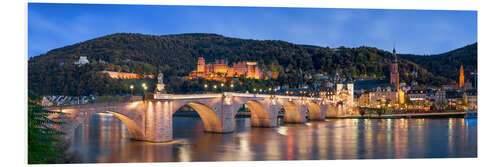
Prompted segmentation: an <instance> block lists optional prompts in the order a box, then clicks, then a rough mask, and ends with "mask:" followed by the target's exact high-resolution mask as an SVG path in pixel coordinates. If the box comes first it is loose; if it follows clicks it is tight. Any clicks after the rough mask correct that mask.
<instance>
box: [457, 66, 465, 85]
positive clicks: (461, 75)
mask: <svg viewBox="0 0 500 167" xmlns="http://www.w3.org/2000/svg"><path fill="white" fill-rule="evenodd" d="M463 87H464V66H462V65H460V76H459V78H458V88H463Z"/></svg>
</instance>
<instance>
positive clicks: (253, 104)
mask: <svg viewBox="0 0 500 167" xmlns="http://www.w3.org/2000/svg"><path fill="white" fill-rule="evenodd" d="M244 104H245V105H246V106H247V107H248V108H249V110H250V113H251V124H252V126H253V127H275V126H278V113H279V111H280V109H281V108H283V109H284V114H283V117H284V122H285V123H305V122H306V121H307V120H306V116H307V119H308V120H317V121H321V120H324V119H325V117H336V116H343V115H345V110H344V109H343V108H344V107H343V106H342V105H343V104H341V103H339V104H337V103H335V102H334V101H329V100H326V99H322V98H314V97H299V96H281V95H265V94H243V93H232V92H224V93H218V94H183V95H176V94H154V95H153V96H152V97H151V98H147V99H145V100H137V101H129V102H120V103H106V104H104V103H102V104H85V105H78V106H67V107H48V108H45V109H46V110H50V111H56V112H63V113H65V114H55V115H53V116H52V117H53V118H58V119H60V120H63V121H65V122H66V124H63V125H61V126H59V127H56V128H58V129H60V130H61V131H63V132H65V133H66V134H67V136H66V137H67V138H70V137H72V135H73V134H74V130H75V129H76V128H77V127H78V126H79V125H80V124H82V123H83V121H84V120H85V119H88V118H89V115H93V114H97V113H110V114H113V115H114V116H116V117H117V118H119V119H120V120H121V121H122V122H123V124H125V126H126V127H127V129H128V132H129V135H130V137H131V138H132V139H136V140H145V141H152V142H166V141H170V140H172V139H173V130H172V129H173V125H172V118H173V114H174V113H175V112H176V111H177V110H179V109H180V108H181V107H183V106H186V105H187V106H190V107H191V108H193V109H194V110H195V111H196V112H197V113H198V114H199V115H200V117H201V120H202V122H203V126H204V130H205V131H206V132H214V133H228V132H233V130H234V129H235V116H236V114H237V110H238V109H239V108H240V107H241V106H242V105H244Z"/></svg>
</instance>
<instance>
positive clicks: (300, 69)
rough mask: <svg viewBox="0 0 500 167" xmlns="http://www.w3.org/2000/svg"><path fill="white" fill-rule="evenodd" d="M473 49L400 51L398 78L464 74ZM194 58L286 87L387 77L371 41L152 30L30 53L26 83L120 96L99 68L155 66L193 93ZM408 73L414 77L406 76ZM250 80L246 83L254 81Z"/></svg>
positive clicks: (120, 86)
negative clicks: (247, 64)
mask: <svg viewBox="0 0 500 167" xmlns="http://www.w3.org/2000/svg"><path fill="white" fill-rule="evenodd" d="M464 49H465V50H464ZM475 49H476V48H474V47H466V48H462V49H458V50H455V51H452V52H449V53H445V54H441V55H433V56H415V55H401V58H400V59H399V60H400V62H399V72H400V80H401V82H406V83H410V82H411V81H413V80H415V81H417V82H418V83H423V84H428V85H440V84H445V83H447V82H449V81H451V80H456V77H455V76H454V75H458V74H456V73H457V72H456V71H457V70H458V67H454V66H455V65H456V64H464V68H465V71H466V72H470V71H471V70H472V69H476V68H477V61H476V59H477V56H476V55H477V51H475ZM80 56H87V57H88V59H89V61H90V62H91V63H89V64H87V65H81V66H77V65H74V64H73V62H75V61H76V60H78V58H79V57H80ZM200 56H203V57H204V58H205V60H207V62H212V61H214V60H215V59H220V58H225V59H226V60H228V62H229V64H232V63H233V62H240V61H257V62H258V63H259V65H260V67H261V68H262V69H263V70H264V71H272V72H279V77H278V79H277V80H276V81H273V83H272V84H273V85H283V84H287V85H289V86H290V87H297V86H298V85H299V84H301V83H307V84H312V82H313V80H312V79H308V78H307V77H306V76H313V75H314V74H316V73H322V74H326V75H335V72H336V71H337V70H338V71H339V74H340V75H341V76H343V77H347V78H353V79H383V78H387V77H388V76H389V75H388V74H389V65H390V63H391V60H392V54H391V53H390V52H387V51H383V50H379V49H377V48H372V47H359V48H345V47H340V48H336V49H330V48H328V47H326V48H323V47H317V46H308V45H296V44H292V43H288V42H284V41H276V40H246V39H237V38H229V37H224V36H220V35H216V34H179V35H164V36H154V35H142V34H128V33H118V34H112V35H107V36H103V37H100V38H96V39H92V40H88V41H85V42H81V43H77V44H74V45H70V46H66V47H62V48H58V49H54V50H51V51H49V52H47V53H46V54H42V55H39V56H35V57H32V58H30V59H29V62H28V88H29V89H30V90H33V91H35V92H37V93H39V94H43V95H46V94H50V95H52V94H60V95H89V94H97V95H107V94H128V93H129V92H130V90H129V89H127V83H125V82H127V81H122V80H113V79H109V78H107V77H104V76H103V75H102V74H101V73H100V71H102V70H110V71H122V72H133V73H137V74H154V75H156V73H157V72H158V71H159V70H160V71H162V72H163V73H164V75H165V78H166V81H165V83H166V85H167V90H169V91H175V92H176V91H193V90H195V88H200V87H199V86H200V85H196V84H195V85H189V84H187V85H186V83H188V82H190V81H185V80H183V79H182V77H183V76H186V75H188V73H189V72H191V71H192V70H194V69H195V68H196V64H197V58H198V57H200ZM427 57H429V58H427ZM434 57H439V59H437V58H436V59H435V58H434ZM429 59H431V60H432V61H429ZM434 60H436V61H437V62H435V61H434ZM100 61H101V62H100ZM102 61H104V62H105V63H103V62H102ZM448 62H451V63H452V64H448ZM414 72H417V73H418V75H413V74H412V73H414ZM248 81H249V80H248ZM138 82H142V81H138ZM146 82H148V83H149V84H150V85H151V86H153V85H152V84H154V80H151V81H150V80H146ZM196 82H198V81H196ZM249 82H254V83H255V82H257V83H258V81H249ZM252 84H253V83H252ZM252 84H250V85H251V86H255V85H252ZM259 84H260V83H259ZM260 86H263V85H260ZM136 88H139V87H136ZM151 88H152V87H151ZM150 90H153V89H150ZM198 90H201V89H198Z"/></svg>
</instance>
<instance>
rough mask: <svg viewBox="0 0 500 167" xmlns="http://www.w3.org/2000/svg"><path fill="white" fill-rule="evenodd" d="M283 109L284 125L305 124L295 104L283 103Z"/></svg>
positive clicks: (290, 102)
mask: <svg viewBox="0 0 500 167" xmlns="http://www.w3.org/2000/svg"><path fill="white" fill-rule="evenodd" d="M282 107H283V109H284V110H285V111H284V116H283V117H284V120H285V122H286V123H302V122H305V120H304V118H303V117H302V115H301V113H300V111H299V107H298V106H297V104H295V103H294V102H292V101H288V102H285V103H283V106H282Z"/></svg>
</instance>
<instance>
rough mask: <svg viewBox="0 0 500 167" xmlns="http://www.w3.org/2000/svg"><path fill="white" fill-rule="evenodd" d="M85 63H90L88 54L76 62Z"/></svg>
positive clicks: (76, 63) (78, 63) (77, 63)
mask: <svg viewBox="0 0 500 167" xmlns="http://www.w3.org/2000/svg"><path fill="white" fill-rule="evenodd" d="M84 64H89V60H88V59H87V56H80V59H78V61H76V62H75V65H84Z"/></svg>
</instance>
